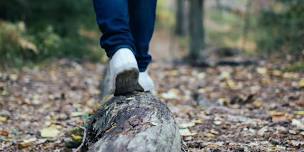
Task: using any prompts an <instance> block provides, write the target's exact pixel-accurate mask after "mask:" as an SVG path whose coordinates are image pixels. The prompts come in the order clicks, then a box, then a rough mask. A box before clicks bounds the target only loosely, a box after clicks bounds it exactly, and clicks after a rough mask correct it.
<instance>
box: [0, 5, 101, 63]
mask: <svg viewBox="0 0 304 152" xmlns="http://www.w3.org/2000/svg"><path fill="white" fill-rule="evenodd" d="M1 20H2V21H1ZM81 31H86V32H87V33H95V35H93V36H91V35H92V34H91V35H88V34H82V33H81ZM98 32H99V31H98V29H97V26H96V23H95V15H94V12H93V6H92V2H91V1H89V0H77V1H74V0H52V1H40V0H22V1H20V0H9V1H8V0H7V1H0V53H1V57H0V59H1V61H0V62H2V63H4V64H5V65H23V64H24V63H25V62H31V63H36V62H39V61H44V60H46V59H47V60H48V59H53V58H62V57H69V58H73V59H89V60H93V61H96V60H99V59H100V58H101V57H102V54H103V53H102V52H101V51H100V50H99V45H98V34H97V33H98ZM98 50H99V51H98ZM2 65H3V64H2Z"/></svg>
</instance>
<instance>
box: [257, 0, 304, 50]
mask: <svg viewBox="0 0 304 152" xmlns="http://www.w3.org/2000/svg"><path fill="white" fill-rule="evenodd" d="M258 21H259V22H258V29H259V33H258V35H257V44H258V47H259V48H260V50H262V51H264V52H267V53H273V52H274V51H276V52H278V51H280V52H282V51H283V52H284V53H287V52H288V53H291V54H299V53H301V51H302V50H303V49H304V43H303V42H304V28H303V27H304V1H302V0H277V1H276V2H275V3H274V5H273V6H272V8H271V9H265V10H263V11H262V12H261V14H260V16H259V19H258Z"/></svg>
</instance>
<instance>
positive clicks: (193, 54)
mask: <svg viewBox="0 0 304 152" xmlns="http://www.w3.org/2000/svg"><path fill="white" fill-rule="evenodd" d="M203 4H204V0H191V1H190V13H189V19H190V26H189V31H190V53H189V57H190V59H193V60H194V61H195V60H197V59H199V57H200V51H201V50H203V48H204V45H205V37H204V24H203V17H204V15H203V13H204V11H203V10H204V6H203Z"/></svg>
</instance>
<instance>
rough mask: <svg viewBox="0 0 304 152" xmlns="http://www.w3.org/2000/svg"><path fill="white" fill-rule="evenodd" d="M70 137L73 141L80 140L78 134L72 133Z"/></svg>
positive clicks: (80, 137)
mask: <svg viewBox="0 0 304 152" xmlns="http://www.w3.org/2000/svg"><path fill="white" fill-rule="evenodd" d="M71 137H72V140H73V141H75V142H82V136H80V135H75V134H72V135H71Z"/></svg>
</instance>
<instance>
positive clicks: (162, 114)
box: [85, 93, 181, 152]
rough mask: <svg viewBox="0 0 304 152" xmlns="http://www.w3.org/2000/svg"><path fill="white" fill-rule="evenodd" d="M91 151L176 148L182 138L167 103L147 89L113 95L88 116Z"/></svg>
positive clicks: (157, 151)
mask: <svg viewBox="0 0 304 152" xmlns="http://www.w3.org/2000/svg"><path fill="white" fill-rule="evenodd" d="M85 150H86V151H90V152H179V151H181V138H180V134H179V130H178V126H177V125H176V123H175V121H174V119H173V115H172V113H171V112H170V110H169V109H168V107H167V106H166V105H165V104H164V103H161V102H160V101H159V100H158V99H157V98H155V97H154V96H153V95H152V94H150V93H136V94H133V95H127V96H116V97H113V98H112V99H110V100H109V101H107V102H106V103H105V104H104V105H103V106H102V107H101V109H100V110H98V111H97V112H96V114H95V115H94V116H93V117H92V118H91V119H90V120H89V123H88V128H87V137H86V143H85Z"/></svg>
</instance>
